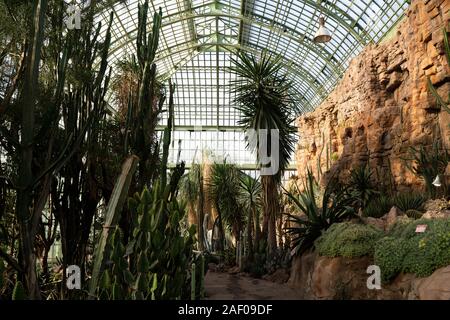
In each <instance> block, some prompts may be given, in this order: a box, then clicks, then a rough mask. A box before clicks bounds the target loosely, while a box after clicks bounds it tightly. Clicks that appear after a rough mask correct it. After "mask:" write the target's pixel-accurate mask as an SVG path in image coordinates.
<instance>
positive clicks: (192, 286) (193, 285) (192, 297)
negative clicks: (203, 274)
mask: <svg viewBox="0 0 450 320" xmlns="http://www.w3.org/2000/svg"><path fill="white" fill-rule="evenodd" d="M195 299H196V282H195V263H193V264H192V266H191V300H195Z"/></svg>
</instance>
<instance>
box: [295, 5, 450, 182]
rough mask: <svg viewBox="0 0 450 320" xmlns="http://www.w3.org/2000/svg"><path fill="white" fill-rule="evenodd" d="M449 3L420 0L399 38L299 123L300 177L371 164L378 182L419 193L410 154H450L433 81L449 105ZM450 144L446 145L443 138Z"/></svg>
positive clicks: (365, 58) (351, 72) (354, 65)
mask: <svg viewBox="0 0 450 320" xmlns="http://www.w3.org/2000/svg"><path fill="white" fill-rule="evenodd" d="M449 20H450V1H445V0H428V1H427V0H415V1H414V0H413V1H412V4H411V6H410V8H409V9H408V12H407V13H406V17H405V19H404V20H403V21H402V22H401V23H400V24H399V25H398V27H397V30H396V34H395V35H394V36H393V37H391V38H390V39H386V40H384V41H383V42H381V43H380V44H371V45H369V46H368V47H366V48H365V49H364V51H363V52H362V53H361V54H360V55H359V56H357V57H356V58H354V59H353V60H352V61H351V63H350V66H349V68H348V70H347V72H346V73H345V75H344V77H343V79H342V80H341V82H340V84H339V85H338V86H337V87H336V88H335V90H334V91H333V92H332V93H331V94H330V96H329V97H328V98H327V99H326V100H325V101H324V102H323V103H322V104H321V105H320V106H319V107H318V108H317V109H316V110H315V111H314V112H311V113H307V114H305V115H303V116H302V117H300V118H299V119H298V120H297V125H298V127H299V134H300V143H299V146H298V148H297V151H296V160H297V164H298V173H299V176H303V175H304V174H305V172H306V167H307V166H309V167H311V168H312V169H313V172H314V173H315V174H316V175H318V176H320V175H321V173H325V172H327V171H328V172H334V170H337V172H338V174H339V175H340V176H341V177H345V176H346V174H348V169H350V168H352V167H355V166H358V165H361V164H365V163H368V164H369V166H370V167H371V168H374V169H375V168H377V169H376V170H375V171H376V176H377V177H376V178H377V179H378V180H379V181H383V182H389V183H395V185H397V186H401V187H412V188H419V187H420V186H421V184H422V182H421V181H420V179H418V178H417V177H416V176H415V175H413V174H412V173H411V172H410V171H409V170H408V169H407V167H406V166H405V163H404V158H405V157H407V156H408V152H409V149H410V146H419V145H422V146H425V147H427V146H431V145H432V144H433V142H435V141H438V140H442V141H443V143H444V144H445V145H446V146H447V148H448V147H450V141H449V138H450V132H449V123H450V115H449V114H448V113H446V112H445V111H440V110H439V109H438V108H437V107H436V101H435V99H434V98H433V96H432V95H431V93H430V92H429V90H428V88H427V77H430V78H431V81H432V82H433V84H434V85H435V87H437V88H438V92H439V93H440V94H441V96H444V97H447V96H448V92H449V89H450V68H449V66H448V65H447V62H446V59H445V52H444V45H443V28H444V27H445V26H448V23H449ZM442 137H443V138H442Z"/></svg>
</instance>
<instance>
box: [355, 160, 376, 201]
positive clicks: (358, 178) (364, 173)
mask: <svg viewBox="0 0 450 320" xmlns="http://www.w3.org/2000/svg"><path fill="white" fill-rule="evenodd" d="M372 173H373V172H372V171H371V170H370V168H368V167H367V165H364V166H360V167H357V168H355V169H353V170H351V171H350V188H351V190H352V192H353V194H354V196H355V198H356V199H357V203H358V205H359V207H360V208H362V209H364V208H365V207H366V206H367V204H368V203H369V201H370V200H371V199H372V198H373V197H374V196H376V195H377V194H378V191H377V190H376V189H375V187H374V185H373V184H372V182H371V177H372Z"/></svg>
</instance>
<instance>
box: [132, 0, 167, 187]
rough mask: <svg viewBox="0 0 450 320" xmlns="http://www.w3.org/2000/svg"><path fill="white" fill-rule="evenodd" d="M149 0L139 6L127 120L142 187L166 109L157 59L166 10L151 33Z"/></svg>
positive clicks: (147, 178)
mask: <svg viewBox="0 0 450 320" xmlns="http://www.w3.org/2000/svg"><path fill="white" fill-rule="evenodd" d="M148 8H149V5H148V0H147V1H145V3H144V4H143V5H140V4H139V7H138V34H137V39H136V48H137V52H136V56H135V57H133V64H136V67H137V69H138V74H137V78H138V84H137V87H136V92H133V93H131V97H130V99H129V103H128V112H127V120H126V131H125V132H126V137H125V152H126V153H128V152H130V151H131V153H133V154H136V155H138V156H139V158H140V159H141V160H140V162H139V187H140V188H141V189H142V188H143V187H144V186H145V185H147V184H150V182H151V180H152V177H153V176H154V175H153V174H152V172H151V171H150V170H154V166H153V165H150V164H149V163H148V162H149V160H150V159H153V158H154V157H153V156H154V154H155V153H157V152H158V149H157V148H156V146H155V140H156V138H155V132H156V131H155V128H156V124H157V121H158V115H159V114H160V113H161V112H162V106H163V104H164V102H165V98H166V97H165V94H164V93H161V92H160V93H159V95H158V96H157V95H156V93H157V90H158V83H157V80H156V65H155V63H154V59H155V55H156V50H157V49H158V44H159V32H160V29H161V21H162V10H161V8H160V9H159V12H157V13H155V14H154V16H153V23H152V32H151V33H147V17H148ZM128 149H130V150H128Z"/></svg>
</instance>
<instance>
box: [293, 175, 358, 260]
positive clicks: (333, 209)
mask: <svg viewBox="0 0 450 320" xmlns="http://www.w3.org/2000/svg"><path fill="white" fill-rule="evenodd" d="M315 185H316V181H315V179H314V176H313V174H312V172H311V171H310V170H309V169H308V171H307V177H306V181H305V184H304V188H305V191H304V192H298V193H297V194H294V193H291V192H289V191H286V190H285V194H286V196H287V197H288V198H289V199H290V200H291V201H292V203H293V204H294V206H295V207H296V208H297V210H298V211H299V212H301V213H302V215H293V214H288V223H289V225H290V226H289V227H287V228H285V229H286V230H287V233H288V234H289V235H290V236H291V239H292V249H293V250H292V254H302V253H304V252H305V251H306V250H308V249H309V248H311V247H312V246H313V245H314V241H315V240H316V239H317V238H318V237H319V236H320V235H321V234H322V232H323V231H325V230H327V229H328V228H329V227H330V226H331V225H332V224H333V223H337V222H341V221H343V220H345V219H347V218H349V217H352V216H354V215H355V210H354V208H353V207H352V204H353V203H354V201H355V198H354V196H353V195H352V194H351V193H350V190H349V189H348V188H340V187H339V186H338V182H337V180H336V179H331V180H330V181H329V183H328V184H327V185H326V187H325V191H324V195H323V199H322V203H321V204H320V205H319V204H318V203H317V201H316V191H315V190H316V186H315Z"/></svg>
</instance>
